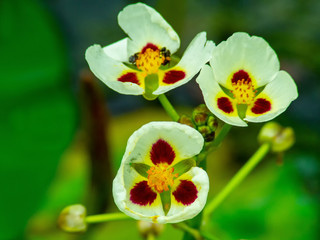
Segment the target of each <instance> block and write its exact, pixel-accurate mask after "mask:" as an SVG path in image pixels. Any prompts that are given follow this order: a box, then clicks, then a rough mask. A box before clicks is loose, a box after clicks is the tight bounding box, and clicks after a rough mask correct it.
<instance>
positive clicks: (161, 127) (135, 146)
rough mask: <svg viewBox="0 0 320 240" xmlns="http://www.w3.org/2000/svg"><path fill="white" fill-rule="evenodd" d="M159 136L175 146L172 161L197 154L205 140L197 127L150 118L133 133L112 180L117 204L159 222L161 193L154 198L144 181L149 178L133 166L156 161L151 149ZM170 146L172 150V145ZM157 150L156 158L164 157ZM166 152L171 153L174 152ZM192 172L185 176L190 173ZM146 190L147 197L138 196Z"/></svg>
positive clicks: (138, 216) (162, 214) (122, 209)
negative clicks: (152, 120)
mask: <svg viewBox="0 0 320 240" xmlns="http://www.w3.org/2000/svg"><path fill="white" fill-rule="evenodd" d="M159 139H164V140H165V141H166V143H170V146H173V147H174V151H175V152H174V153H175V156H176V157H175V160H174V161H173V162H172V164H175V163H177V162H179V161H178V160H181V159H187V158H190V157H193V156H194V155H196V154H198V153H199V152H200V151H201V149H202V147H203V143H204V140H203V137H202V136H201V134H200V133H199V132H198V131H196V130H195V129H193V128H191V127H189V126H187V125H184V124H180V123H176V122H151V123H148V124H146V125H144V126H142V127H141V128H140V129H138V130H137V131H135V132H134V133H133V134H132V135H131V137H130V138H129V140H128V143H127V148H126V151H125V154H124V156H123V159H122V162H121V166H120V168H119V170H118V173H117V175H116V177H115V179H114V181H113V196H114V201H115V203H116V205H117V206H118V208H119V209H120V210H121V211H122V212H124V213H125V214H127V215H129V216H131V217H133V218H135V219H141V220H147V221H153V222H157V221H158V219H159V218H160V217H165V213H164V211H163V207H162V204H161V198H160V196H159V194H158V193H157V197H156V199H155V200H154V196H155V195H154V194H153V192H152V191H153V190H151V191H150V188H148V187H147V186H146V185H145V183H144V181H147V178H145V177H143V176H141V175H140V174H139V173H138V172H137V171H136V170H135V169H134V168H133V167H132V166H131V164H132V163H145V164H148V165H153V163H152V162H151V160H150V152H151V151H152V144H153V143H157V142H158V141H159ZM160 142H162V141H160ZM164 145H166V147H165V148H167V147H168V146H167V144H164ZM162 147H163V146H162ZM162 147H161V148H162ZM168 149H169V150H170V147H169V148H168ZM168 149H167V150H168ZM170 151H171V150H170ZM170 151H169V152H170ZM155 152H156V153H154V155H156V157H155V159H158V158H159V156H160V157H161V154H160V155H159V153H158V152H157V151H155ZM167 155H171V153H169V154H167ZM148 161H149V162H148ZM191 171H192V170H190V171H189V172H191ZM189 172H187V173H185V174H183V175H182V176H185V175H186V176H187V174H188V173H189ZM182 176H181V177H182ZM188 180H190V179H188ZM196 186H197V185H196ZM143 190H144V191H145V192H144V193H141V195H144V194H145V195H146V196H145V197H144V198H146V200H144V199H142V198H140V197H139V196H138V195H139V192H143ZM198 191H199V190H198Z"/></svg>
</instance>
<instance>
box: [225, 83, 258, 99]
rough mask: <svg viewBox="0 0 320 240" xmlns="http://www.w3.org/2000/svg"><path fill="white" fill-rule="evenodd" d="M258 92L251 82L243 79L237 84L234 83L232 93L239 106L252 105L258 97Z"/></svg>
mask: <svg viewBox="0 0 320 240" xmlns="http://www.w3.org/2000/svg"><path fill="white" fill-rule="evenodd" d="M256 92H257V91H256V90H254V87H253V85H252V82H251V81H248V80H245V79H241V80H238V81H237V82H236V83H232V90H231V93H232V94H233V97H234V98H235V100H236V101H237V104H247V105H249V104H251V103H252V102H253V99H254V97H255V95H256Z"/></svg>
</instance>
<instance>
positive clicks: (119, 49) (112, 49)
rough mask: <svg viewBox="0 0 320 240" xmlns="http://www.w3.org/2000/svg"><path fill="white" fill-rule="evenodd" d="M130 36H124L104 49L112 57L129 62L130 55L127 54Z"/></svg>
mask: <svg viewBox="0 0 320 240" xmlns="http://www.w3.org/2000/svg"><path fill="white" fill-rule="evenodd" d="M128 40H129V39H128V38H124V39H121V40H119V41H118V42H115V43H113V44H110V45H108V46H106V47H104V48H103V51H104V52H105V53H106V54H107V55H108V56H109V57H111V58H113V59H115V60H117V61H119V62H128V61H129V56H128V54H127V42H128Z"/></svg>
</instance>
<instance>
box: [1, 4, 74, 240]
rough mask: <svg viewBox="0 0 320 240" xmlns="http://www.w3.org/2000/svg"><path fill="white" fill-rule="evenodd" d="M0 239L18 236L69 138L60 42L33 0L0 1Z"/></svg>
mask: <svg viewBox="0 0 320 240" xmlns="http://www.w3.org/2000/svg"><path fill="white" fill-rule="evenodd" d="M0 39H1V55H2V58H1V59H0V68H1V69H0V71H1V82H0V85H1V86H0V116H1V118H0V132H1V137H0V152H1V157H0V158H1V160H0V184H1V185H0V189H1V190H0V191H1V192H0V194H1V198H0V212H1V216H0V239H22V234H23V230H24V228H25V225H26V223H27V222H28V220H29V218H30V217H31V216H32V214H33V213H34V212H35V211H36V210H37V209H38V207H39V206H40V204H41V203H42V200H43V197H44V194H45V193H46V192H47V189H48V186H49V185H50V183H51V181H52V179H53V177H54V175H55V172H56V168H57V164H58V163H59V160H60V158H61V155H62V154H63V152H64V151H65V149H66V148H67V146H68V145H69V143H70V141H71V140H72V138H73V134H74V130H75V124H76V111H75V102H74V99H73V97H72V95H71V89H70V86H69V85H70V84H69V82H68V81H66V80H68V78H67V66H66V55H65V52H66V51H65V49H64V45H63V44H62V41H61V39H60V38H59V34H58V33H57V32H56V28H55V26H54V25H53V22H52V19H51V18H50V16H48V14H47V12H46V11H45V9H44V8H43V6H41V4H40V2H38V1H35V0H3V1H1V3H0Z"/></svg>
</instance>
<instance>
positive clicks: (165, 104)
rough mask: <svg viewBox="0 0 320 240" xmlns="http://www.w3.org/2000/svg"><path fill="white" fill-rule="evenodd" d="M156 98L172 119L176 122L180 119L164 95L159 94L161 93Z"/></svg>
mask: <svg viewBox="0 0 320 240" xmlns="http://www.w3.org/2000/svg"><path fill="white" fill-rule="evenodd" d="M158 99H159V101H160V103H161V105H162V107H163V108H164V110H166V112H167V113H168V114H169V116H170V117H171V118H172V120H173V121H175V122H177V121H178V120H179V119H180V116H179V114H178V113H177V112H176V110H175V109H174V107H173V106H172V104H171V103H170V102H169V100H168V98H167V97H166V95H164V94H161V95H159V97H158Z"/></svg>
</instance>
